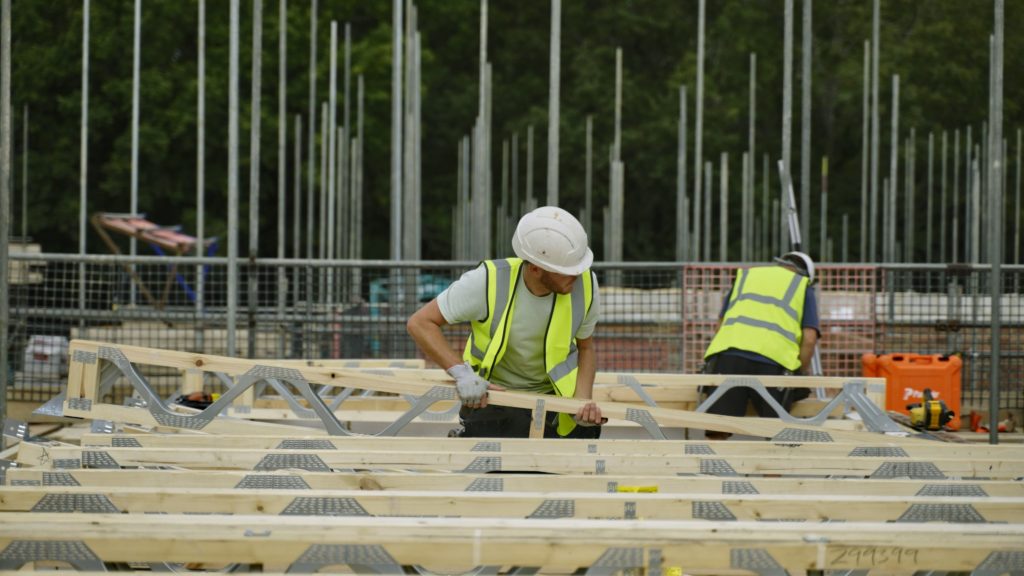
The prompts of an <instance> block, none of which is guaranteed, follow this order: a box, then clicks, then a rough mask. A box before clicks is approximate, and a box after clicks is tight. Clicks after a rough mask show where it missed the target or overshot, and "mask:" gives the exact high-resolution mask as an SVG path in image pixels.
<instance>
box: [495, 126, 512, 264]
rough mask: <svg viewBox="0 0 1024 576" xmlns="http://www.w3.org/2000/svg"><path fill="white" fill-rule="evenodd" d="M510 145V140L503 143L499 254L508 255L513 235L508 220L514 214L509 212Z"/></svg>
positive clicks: (499, 210)
mask: <svg viewBox="0 0 1024 576" xmlns="http://www.w3.org/2000/svg"><path fill="white" fill-rule="evenodd" d="M508 148H509V143H508V140H507V139H506V140H502V141H501V205H500V206H499V207H498V225H497V229H498V250H499V252H498V253H499V254H502V255H507V254H508V246H509V242H511V241H512V235H511V234H509V230H508V219H509V214H511V213H512V211H511V210H509V207H508V203H509V193H508V183H509V149H508Z"/></svg>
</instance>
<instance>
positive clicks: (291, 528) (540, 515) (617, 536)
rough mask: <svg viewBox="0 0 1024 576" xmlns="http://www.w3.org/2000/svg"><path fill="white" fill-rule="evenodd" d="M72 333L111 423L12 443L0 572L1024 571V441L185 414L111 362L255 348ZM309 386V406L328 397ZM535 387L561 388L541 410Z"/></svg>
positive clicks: (557, 402) (78, 401) (81, 365)
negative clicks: (612, 434)
mask: <svg viewBox="0 0 1024 576" xmlns="http://www.w3.org/2000/svg"><path fill="white" fill-rule="evenodd" d="M76 346H77V348H76V352H77V354H74V355H75V356H77V360H74V361H73V363H72V366H71V374H70V376H69V387H68V390H67V397H66V399H65V404H64V408H65V411H66V412H68V413H71V414H69V415H77V416H79V417H82V418H87V419H92V420H93V422H92V423H93V424H100V425H99V426H93V429H94V430H104V431H103V432H85V433H83V434H80V435H72V434H68V435H65V436H63V438H64V440H65V441H63V442H61V441H49V442H32V441H26V442H22V443H21V444H19V445H18V451H17V454H16V462H15V464H14V465H13V466H12V467H10V468H8V469H7V470H6V474H5V483H4V485H3V486H2V487H0V570H15V569H22V568H34V569H47V568H52V567H54V566H57V567H67V566H69V565H70V566H71V567H73V568H75V569H77V570H80V571H92V570H103V569H136V570H172V571H184V570H187V569H193V570H220V571H238V570H254V569H259V570H263V571H267V572H316V571H320V570H324V571H332V572H336V571H342V572H346V571H347V572H350V573H385V574H402V573H436V574H453V573H475V574H536V573H542V574H552V573H555V574H557V573H562V574H570V573H574V572H577V571H578V573H587V574H618V573H625V574H641V573H646V574H670V573H679V574H682V573H685V574H766V575H767V574H773V575H776V574H778V575H781V574H787V573H788V574H794V575H795V574H805V573H810V572H816V573H820V571H829V573H832V574H853V573H856V574H883V573H884V574H913V573H916V572H924V571H933V572H938V573H948V572H971V573H974V574H979V575H990V576H995V575H1001V574H1017V573H1020V572H1021V571H1022V570H1024V481H1022V479H1024V448H1022V447H1019V446H1014V447H1010V446H986V445H974V444H947V443H941V442H935V441H927V440H921V439H917V438H906V437H898V436H892V435H883V434H877V433H870V432H863V431H850V430H835V429H828V430H825V429H822V428H815V427H811V426H805V425H799V424H791V423H782V422H778V421H774V422H773V421H771V420H761V419H735V418H723V417H718V416H712V415H708V414H699V413H693V412H687V411H683V410H675V409H670V408H663V407H649V406H648V407H643V408H640V407H638V406H637V405H636V404H621V403H618V402H613V401H607V402H602V408H603V409H604V410H605V412H606V413H608V414H609V415H610V416H612V417H613V418H619V419H623V420H626V419H627V410H633V411H635V410H642V411H643V412H644V413H645V414H646V415H647V417H649V418H651V419H653V420H655V421H656V422H657V424H658V425H678V426H688V427H698V428H711V429H720V430H726V431H734V432H738V433H741V434H745V435H751V436H760V437H765V438H768V439H769V440H767V441H719V442H710V441H677V440H639V439H616V440H612V439H602V440H545V439H469V438H443V437H435V438H414V437H382V436H371V437H366V436H351V435H330V434H327V433H326V432H327V430H326V428H325V429H323V430H313V429H308V428H298V427H296V426H286V425H281V424H269V423H263V422H253V421H247V420H240V419H236V418H227V417H224V416H217V417H213V418H210V419H208V421H204V420H202V419H197V420H190V419H192V418H196V417H197V416H201V415H202V413H198V414H194V413H193V414H185V413H177V412H173V411H171V410H170V409H167V408H166V406H162V408H163V409H164V410H165V411H161V410H159V409H156V407H154V406H153V405H152V404H149V405H147V406H134V407H115V406H111V405H105V404H103V403H102V397H101V396H98V395H97V394H98V392H99V391H100V388H101V387H102V385H103V384H104V381H107V382H109V380H111V379H113V378H114V376H113V374H114V368H116V372H118V373H120V374H122V375H124V374H125V372H126V371H129V372H130V371H131V370H134V367H135V366H138V365H143V364H147V363H153V364H155V365H164V366H173V365H176V364H181V365H182V366H183V367H184V366H186V365H187V368H188V369H201V370H209V371H216V372H223V373H225V374H230V375H233V380H234V382H235V384H237V385H239V386H240V387H241V386H244V385H247V383H250V382H251V380H252V379H251V378H250V379H246V377H244V375H245V374H247V373H250V374H251V371H252V370H254V369H256V368H257V364H256V363H255V362H253V361H247V360H238V359H224V358H218V357H211V356H198V355H183V356H180V355H179V354H180V353H173V354H170V353H166V351H154V350H126V349H122V348H123V347H120V346H115V347H104V346H98V347H95V348H90V347H89V346H90V345H82V344H81V343H75V344H74V345H73V348H74V347H76ZM115 351H116V352H117V353H115ZM90 352H92V353H94V354H95V357H89V356H88V354H89V353H90ZM118 353H119V354H120V356H119V354H118ZM90 361H91V363H90ZM125 362H127V364H125ZM111 366H113V367H114V368H110V367H111ZM266 368H267V367H264V368H263V369H262V370H263V371H264V372H266ZM278 368H280V369H281V370H285V369H286V368H287V370H294V372H279V373H275V375H276V377H281V378H284V379H285V380H287V381H288V382H289V383H290V385H292V386H294V387H295V388H297V389H301V387H302V382H306V383H312V384H317V385H331V386H362V387H370V388H371V389H375V390H382V391H388V392H392V393H399V394H401V393H407V394H415V395H417V396H421V397H425V396H428V395H429V394H430V393H433V394H434V395H435V396H436V397H438V398H442V399H447V400H451V397H450V396H445V395H442V394H441V393H440V392H438V391H437V390H438V389H439V388H440V389H444V388H448V389H450V384H448V383H445V382H441V381H437V382H428V383H424V382H422V381H412V380H409V381H406V380H403V379H402V378H398V377H395V376H388V375H377V374H367V373H365V372H360V371H358V370H352V371H349V370H342V369H329V368H319V367H310V366H307V367H291V366H289V367H284V366H281V367H278ZM183 369H184V368H183ZM431 391H433V392H431ZM314 396H315V395H314ZM304 397H305V396H304ZM143 400H144V401H146V398H143ZM149 400H152V399H151V398H150V399H149ZM234 400H235V399H229V400H228V402H232V401H234ZM307 400H310V401H311V402H312V403H313V404H315V398H314V397H310V398H307ZM492 401H495V402H498V403H503V404H507V405H514V406H521V407H526V408H532V409H535V410H538V412H540V413H543V412H544V411H547V410H560V411H573V409H574V408H575V407H576V406H577V405H578V403H577V402H575V401H573V400H571V399H559V398H551V397H538V396H533V395H526V394H513V393H507V392H506V393H495V394H494V395H493V397H492ZM539 401H544V402H545V404H544V405H543V406H541V407H540V408H538V406H537V403H538V402H539ZM114 408H120V409H122V411H121V412H117V411H116V410H113V409H114ZM632 416H633V417H634V418H635V417H636V415H635V414H632ZM104 421H105V422H104ZM634 421H635V420H634ZM197 423H203V425H202V426H197ZM812 432H817V433H816V434H815V433H812ZM72 439H77V440H78V444H74V443H72V442H71V440H72ZM72 513H73V514H72Z"/></svg>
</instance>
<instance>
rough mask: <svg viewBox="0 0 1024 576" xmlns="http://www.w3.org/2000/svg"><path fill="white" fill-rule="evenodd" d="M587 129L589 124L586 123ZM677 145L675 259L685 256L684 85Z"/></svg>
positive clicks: (684, 87)
mask: <svg viewBox="0 0 1024 576" xmlns="http://www.w3.org/2000/svg"><path fill="white" fill-rule="evenodd" d="M588 130H589V125H588ZM678 139H679V147H678V154H677V156H676V174H677V180H676V261H677V262H683V261H685V260H686V258H687V254H686V249H687V247H688V246H687V244H688V242H687V241H686V238H687V235H688V234H689V233H690V231H689V230H688V229H687V226H686V209H685V206H686V86H685V85H683V86H680V87H679V135H678Z"/></svg>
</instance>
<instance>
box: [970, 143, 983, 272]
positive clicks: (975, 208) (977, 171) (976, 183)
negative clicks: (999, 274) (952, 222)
mask: <svg viewBox="0 0 1024 576" xmlns="http://www.w3.org/2000/svg"><path fill="white" fill-rule="evenodd" d="M970 204H971V263H973V264H980V263H981V226H979V225H978V220H979V219H980V218H981V215H980V212H981V166H980V160H979V159H978V158H974V159H973V160H972V161H971V202H970Z"/></svg>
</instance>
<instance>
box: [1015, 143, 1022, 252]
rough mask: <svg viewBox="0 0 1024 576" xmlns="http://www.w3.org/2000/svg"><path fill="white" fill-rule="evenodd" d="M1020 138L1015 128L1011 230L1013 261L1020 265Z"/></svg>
mask: <svg viewBox="0 0 1024 576" xmlns="http://www.w3.org/2000/svg"><path fill="white" fill-rule="evenodd" d="M1020 137H1021V129H1020V128H1017V186H1016V190H1015V192H1014V203H1013V205H1014V206H1016V207H1017V209H1016V210H1014V211H1013V222H1014V224H1013V228H1014V232H1013V261H1014V263H1016V264H1020V263H1021V261H1020V240H1021V238H1020V213H1021V209H1020V172H1021V169H1020V158H1021V155H1020V144H1021V138H1020Z"/></svg>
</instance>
